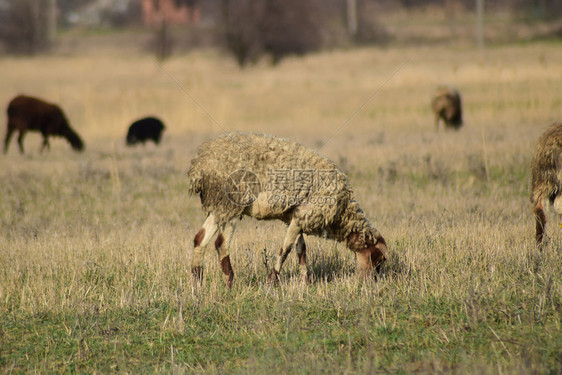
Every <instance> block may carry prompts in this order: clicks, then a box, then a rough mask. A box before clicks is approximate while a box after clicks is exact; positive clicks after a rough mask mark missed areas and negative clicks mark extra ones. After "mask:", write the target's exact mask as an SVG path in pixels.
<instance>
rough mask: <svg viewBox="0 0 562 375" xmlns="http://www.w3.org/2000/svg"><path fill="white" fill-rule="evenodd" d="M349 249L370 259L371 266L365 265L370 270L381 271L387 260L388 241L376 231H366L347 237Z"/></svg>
mask: <svg viewBox="0 0 562 375" xmlns="http://www.w3.org/2000/svg"><path fill="white" fill-rule="evenodd" d="M347 247H349V248H350V249H351V250H353V251H354V252H356V253H358V254H364V255H365V256H368V259H370V265H369V264H365V265H364V267H366V268H368V269H372V268H374V269H376V270H377V271H378V270H379V269H380V266H381V265H382V264H383V263H384V261H385V260H386V253H387V251H388V249H387V247H386V241H385V240H384V238H383V237H382V236H381V234H380V233H379V231H378V230H376V229H366V230H364V231H362V232H353V233H351V234H350V235H349V236H348V237H347Z"/></svg>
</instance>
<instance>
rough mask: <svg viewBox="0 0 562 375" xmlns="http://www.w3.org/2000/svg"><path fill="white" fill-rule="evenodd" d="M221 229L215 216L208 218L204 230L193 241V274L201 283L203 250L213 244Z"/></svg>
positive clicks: (210, 215) (211, 215)
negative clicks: (210, 243)
mask: <svg viewBox="0 0 562 375" xmlns="http://www.w3.org/2000/svg"><path fill="white" fill-rule="evenodd" d="M218 229H219V227H218V226H217V223H216V222H215V217H214V216H213V214H209V216H207V220H205V223H204V224H203V228H201V229H200V230H199V232H197V234H196V235H195V238H194V239H193V261H192V266H191V272H192V273H193V276H194V277H195V279H196V280H197V281H199V282H201V277H202V276H203V250H204V249H205V246H207V245H208V244H209V242H211V238H213V236H214V235H215V233H217V231H218Z"/></svg>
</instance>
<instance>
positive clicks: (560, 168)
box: [531, 122, 562, 245]
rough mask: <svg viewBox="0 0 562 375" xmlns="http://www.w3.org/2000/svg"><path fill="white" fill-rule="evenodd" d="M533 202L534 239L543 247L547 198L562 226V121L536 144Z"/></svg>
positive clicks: (533, 165)
mask: <svg viewBox="0 0 562 375" xmlns="http://www.w3.org/2000/svg"><path fill="white" fill-rule="evenodd" d="M531 173H532V180H531V203H533V212H534V214H535V222H536V224H535V225H536V228H535V233H536V234H535V238H536V240H537V243H538V244H539V245H540V244H542V240H543V237H544V232H545V230H546V215H545V212H544V202H545V200H546V199H548V201H549V202H550V204H551V205H552V206H553V207H554V211H555V212H556V213H557V214H558V215H559V217H560V220H561V224H560V225H561V227H562V182H561V181H560V179H561V175H562V122H557V123H554V124H552V125H551V126H550V127H549V128H548V129H547V130H546V131H545V132H544V133H543V134H542V135H541V136H540V137H539V139H538V140H537V142H536V143H535V151H534V154H533V159H532V161H531Z"/></svg>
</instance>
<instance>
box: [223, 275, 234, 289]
mask: <svg viewBox="0 0 562 375" xmlns="http://www.w3.org/2000/svg"><path fill="white" fill-rule="evenodd" d="M223 279H224V283H225V285H226V286H227V287H228V289H232V284H234V274H230V275H224V276H223Z"/></svg>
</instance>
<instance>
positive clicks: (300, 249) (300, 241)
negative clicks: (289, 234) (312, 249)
mask: <svg viewBox="0 0 562 375" xmlns="http://www.w3.org/2000/svg"><path fill="white" fill-rule="evenodd" d="M295 247H296V250H297V255H298V257H299V270H300V275H301V279H302V280H303V281H304V282H306V283H307V284H308V283H310V279H309V278H308V268H307V267H306V244H305V243H304V236H303V234H302V232H301V233H300V234H299V236H298V238H297V244H296V246H295Z"/></svg>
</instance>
